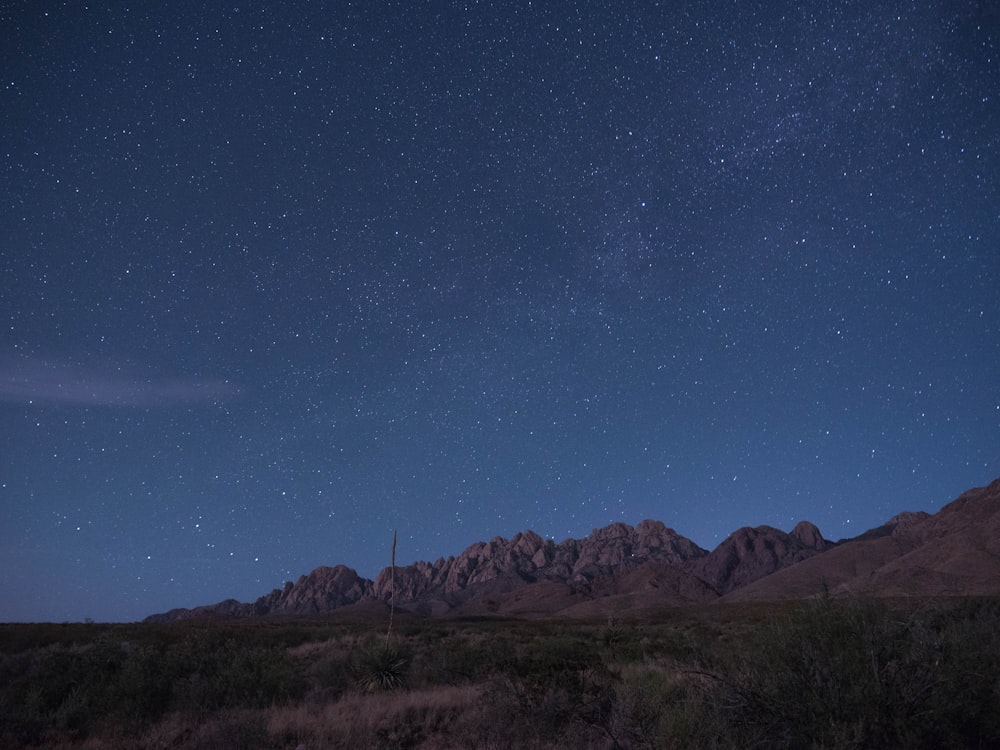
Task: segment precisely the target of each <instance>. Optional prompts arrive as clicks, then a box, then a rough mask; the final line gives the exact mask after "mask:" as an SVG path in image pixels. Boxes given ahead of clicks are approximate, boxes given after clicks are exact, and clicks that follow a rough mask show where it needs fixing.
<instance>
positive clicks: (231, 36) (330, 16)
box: [0, 0, 1000, 621]
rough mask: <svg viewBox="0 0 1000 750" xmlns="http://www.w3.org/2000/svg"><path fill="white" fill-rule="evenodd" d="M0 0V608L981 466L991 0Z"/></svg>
mask: <svg viewBox="0 0 1000 750" xmlns="http://www.w3.org/2000/svg"><path fill="white" fill-rule="evenodd" d="M610 7H612V6H609V5H608V4H605V3H583V2H534V3H524V2H496V3H478V2H475V1H474V0H469V1H468V2H447V3H446V2H427V3H425V2H409V1H407V2H398V3H397V2H393V3H388V2H386V3H383V2H375V1H374V0H371V1H368V0H366V1H365V2H355V3H349V2H330V3H319V2H284V3H273V2H268V3H263V2H256V3H246V2H242V0H236V2H233V3H228V4H225V6H223V4H217V3H185V2H141V3H130V2H108V3H96V4H92V5H90V6H89V7H87V6H86V5H84V4H83V3H79V2H71V3H56V2H44V1H35V0H30V1H29V0H22V1H20V2H11V3H5V4H4V5H3V7H2V9H0V36H2V39H3V41H2V42H0V60H2V67H0V70H2V81H0V84H2V95H0V96H2V98H0V133H2V142H0V154H2V182H0V194H2V203H0V207H2V208H0V331H2V334H0V428H2V433H0V451H2V452H0V568H2V570H3V574H2V576H0V620H53V621H64V620H82V619H84V618H93V619H95V620H133V619H139V618H142V617H144V616H146V615H148V614H151V613H153V612H159V611H164V610H167V609H170V608H172V607H178V606H194V605H198V604H206V603H212V602H216V601H219V600H222V599H225V598H229V597H233V598H237V599H240V600H242V601H248V600H253V599H255V598H256V597H258V596H260V595H263V594H265V593H267V592H269V591H270V590H271V589H272V588H275V587H279V586H281V585H282V583H283V582H284V581H286V580H295V579H297V578H298V577H299V576H300V575H301V574H303V573H306V572H308V571H309V570H311V569H312V568H314V567H316V566H319V565H332V564H337V563H343V564H346V565H349V566H351V567H354V568H355V569H357V570H358V572H359V573H360V574H361V575H364V576H368V577H374V576H375V575H376V573H377V572H378V571H379V570H380V569H381V568H382V567H384V566H386V565H388V564H389V554H390V547H391V544H392V534H393V529H397V528H398V530H399V544H398V553H397V563H399V564H408V563H410V562H413V561H416V560H434V559H437V558H438V557H440V556H446V555H449V554H457V553H458V552H460V551H461V550H463V549H464V548H465V547H466V546H468V545H469V544H471V543H473V542H475V541H478V540H486V539H489V538H491V537H493V536H496V535H501V536H505V537H510V536H513V535H514V534H515V533H517V532H518V531H521V530H524V529H528V528H530V529H533V530H535V531H537V532H538V533H540V534H541V535H543V536H545V537H551V538H553V539H555V540H556V541H561V540H563V539H566V538H567V537H576V538H579V537H583V536H586V535H587V534H589V533H590V532H591V531H592V530H593V529H594V528H597V527H601V526H605V525H607V524H609V523H612V522H615V521H624V522H626V523H629V524H633V525H634V524H636V523H638V522H639V521H641V520H643V519H645V518H654V519H657V520H662V521H663V522H664V523H666V524H667V525H668V526H670V527H672V528H674V529H676V530H677V531H678V532H679V533H681V534H683V535H685V536H687V537H689V538H690V539H692V540H693V541H695V542H696V543H698V544H700V545H701V546H703V547H706V548H709V549H711V548H713V547H714V546H715V545H717V544H718V543H719V542H720V541H722V539H723V538H724V537H725V536H726V535H727V534H728V533H729V532H731V531H733V530H735V529H736V528H738V527H740V526H745V525H760V524H768V525H772V526H776V527H778V528H782V529H785V530H788V529H791V527H792V526H793V525H794V524H795V523H796V522H798V521H800V520H803V519H808V520H810V521H812V522H813V523H815V524H816V525H817V526H819V528H820V530H821V531H822V533H823V534H824V536H826V537H827V538H830V539H840V538H843V537H848V536H852V535H854V534H857V533H860V532H862V531H864V530H866V529H868V528H871V527H874V526H877V525H879V524H881V523H883V522H884V521H886V520H887V519H888V518H889V517H891V516H892V515H895V514H896V513H898V512H900V511H902V510H927V511H931V512H933V511H934V510H937V509H938V508H940V507H941V506H942V505H943V504H944V503H945V502H947V501H949V500H951V499H953V498H954V497H955V496H956V495H958V494H959V493H960V492H962V491H964V490H965V489H967V488H969V487H973V486H978V485H983V484H985V483H987V482H988V481H990V480H992V479H994V478H996V477H997V476H1000V375H998V373H1000V292H998V290H1000V13H998V10H997V5H996V4H994V3H993V2H989V1H985V2H970V1H963V0H937V1H935V0H926V1H922V2H879V1H878V0H875V1H874V2H872V1H865V2H843V3H837V2H818V1H815V0H811V1H807V2H799V1H796V2H771V1H768V2H764V1H763V0H761V1H759V2H732V1H726V2H722V1H719V0H698V1H695V2H683V1H677V2H673V1H672V2H661V3H653V2H643V3H635V4H614V5H613V8H614V9H613V10H610V9H609V8H610Z"/></svg>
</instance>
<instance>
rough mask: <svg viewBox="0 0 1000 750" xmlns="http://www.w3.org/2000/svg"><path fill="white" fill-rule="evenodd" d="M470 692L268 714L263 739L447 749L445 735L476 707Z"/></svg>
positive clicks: (436, 691) (357, 698) (373, 698)
mask: <svg viewBox="0 0 1000 750" xmlns="http://www.w3.org/2000/svg"><path fill="white" fill-rule="evenodd" d="M479 698H480V696H479V690H478V688H476V687H475V686H471V685H463V686H441V687H433V688H427V689H424V690H407V691H398V692H395V693H389V694H380V695H365V694H359V693H348V694H346V695H344V696H343V697H342V698H341V699H340V700H337V701H333V702H330V703H327V704H325V705H323V706H318V707H308V706H303V705H296V706H285V707H280V708H273V709H271V710H269V711H268V712H267V724H266V727H267V733H268V734H269V735H270V736H271V737H272V738H274V739H276V740H284V741H286V742H296V743H301V744H304V745H305V746H306V747H309V748H312V747H372V746H376V745H379V744H381V743H386V744H390V745H392V744H400V745H405V746H415V745H416V744H419V745H420V747H422V748H428V750H429V749H430V748H448V747H454V746H462V745H451V744H449V735H450V734H451V731H452V730H453V729H457V727H456V726H455V725H456V724H461V723H462V717H464V716H469V715H471V714H472V713H474V712H475V708H476V706H477V705H478V703H479Z"/></svg>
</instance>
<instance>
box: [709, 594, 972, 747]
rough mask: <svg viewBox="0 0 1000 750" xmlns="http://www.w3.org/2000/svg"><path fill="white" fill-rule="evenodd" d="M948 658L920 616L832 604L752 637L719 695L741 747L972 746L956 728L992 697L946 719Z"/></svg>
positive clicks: (862, 603)
mask: <svg viewBox="0 0 1000 750" xmlns="http://www.w3.org/2000/svg"><path fill="white" fill-rule="evenodd" d="M942 660H944V662H945V663H944V664H943V663H942ZM947 660H948V654H947V652H946V650H945V648H944V641H943V639H942V636H941V633H940V632H939V631H938V630H936V629H935V628H933V627H931V623H930V622H929V620H928V618H927V617H926V616H923V615H921V614H920V613H913V612H910V613H906V612H902V611H899V610H890V609H889V608H887V607H886V606H885V605H884V604H882V603H878V602H875V601H870V600H852V601H847V602H843V601H835V600H832V599H824V600H822V601H820V602H817V603H815V604H813V605H810V606H805V607H803V608H801V609H800V611H798V612H797V613H796V614H795V615H793V616H792V617H790V618H787V619H782V620H779V621H776V622H774V623H772V624H770V625H768V626H766V627H763V628H761V629H760V630H759V631H758V632H757V633H756V634H755V635H753V636H751V637H750V638H749V639H748V640H747V641H746V642H745V644H744V646H743V648H742V649H741V651H740V652H739V653H738V654H737V655H736V656H735V657H734V658H733V659H732V660H731V662H730V663H728V664H726V665H725V666H724V667H723V668H722V669H721V671H720V674H721V677H720V681H719V685H720V687H719V689H718V690H717V691H716V692H715V694H714V696H713V699H714V700H715V701H717V703H718V705H720V706H722V707H723V708H724V710H725V712H726V715H727V716H728V719H729V722H730V729H731V734H732V737H733V741H734V744H741V745H746V746H749V745H754V744H759V743H765V744H767V745H768V746H771V747H789V748H792V747H825V748H847V747H882V748H903V747H928V746H948V745H950V744H953V742H952V741H953V740H958V741H959V742H958V744H959V746H966V745H964V743H962V742H961V738H960V737H957V736H955V735H954V730H953V729H952V728H950V727H949V724H950V725H953V726H955V727H957V726H958V725H964V724H966V722H968V720H969V719H970V718H973V717H972V716H970V715H969V708H970V705H971V704H973V703H979V702H980V701H981V700H982V698H983V696H982V695H981V692H979V691H978V690H977V691H976V692H977V698H976V699H975V700H971V699H969V700H963V701H961V703H962V705H961V706H955V707H954V708H955V710H954V711H953V712H952V713H951V716H950V717H946V714H947V713H948V712H947V711H944V710H942V709H941V708H939V707H938V706H937V703H938V702H939V701H940V700H941V699H940V696H941V695H942V691H945V694H947V692H948V691H949V689H950V687H951V686H950V685H949V683H950V682H951V678H950V677H949V675H948V672H949V670H951V669H953V668H954V667H953V666H951V667H949V666H947ZM956 676H957V675H956ZM986 702H987V703H988V700H987V701H986ZM945 718H947V722H946V723H945V724H943V723H942V720H943V719H945Z"/></svg>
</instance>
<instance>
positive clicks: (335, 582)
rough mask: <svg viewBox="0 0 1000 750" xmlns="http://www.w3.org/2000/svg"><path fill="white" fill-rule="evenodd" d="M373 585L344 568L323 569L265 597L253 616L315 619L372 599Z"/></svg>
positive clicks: (339, 566)
mask: <svg viewBox="0 0 1000 750" xmlns="http://www.w3.org/2000/svg"><path fill="white" fill-rule="evenodd" d="M371 588H372V583H371V581H369V580H368V579H366V578H361V577H360V576H359V575H358V574H357V573H356V572H355V571H354V570H352V569H351V568H348V567H346V566H344V565H337V566H335V567H332V568H328V567H325V566H324V567H320V568H316V569H315V570H313V571H312V572H311V573H309V574H308V575H304V576H301V577H300V578H299V580H298V581H296V582H295V583H292V582H291V581H289V582H288V583H286V584H285V585H284V587H283V588H280V589H275V590H274V591H272V592H271V593H270V594H267V595H266V596H262V597H261V598H260V599H258V600H257V601H256V602H255V603H254V604H253V605H252V607H253V614H255V615H268V614H274V613H277V612H281V613H283V614H295V615H313V614H319V613H321V612H329V611H330V610H332V609H336V608H337V607H343V606H345V605H348V604H354V603H355V602H359V601H361V600H363V599H366V598H367V597H369V596H370V595H371Z"/></svg>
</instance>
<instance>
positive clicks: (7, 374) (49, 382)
mask: <svg viewBox="0 0 1000 750" xmlns="http://www.w3.org/2000/svg"><path fill="white" fill-rule="evenodd" d="M238 392H239V389H238V388H237V387H236V386H235V385H234V384H233V383H230V382H228V381H226V380H211V379H205V380H201V379H186V378H158V377H138V376H135V375H130V374H108V373H107V372H106V371H101V370H98V369H94V368H89V367H84V366H81V365H69V364H65V363H57V362H50V361H44V360H39V359H26V360H21V361H18V362H15V363H10V362H3V363H0V400H3V401H7V402H14V403H22V404H31V403H50V404H51V403H58V404H77V405H81V406H126V407H142V408H149V407H157V406H172V405H176V404H193V403H211V402H216V401H220V400H224V399H227V398H231V397H233V396H235V395H237V394H238Z"/></svg>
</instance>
